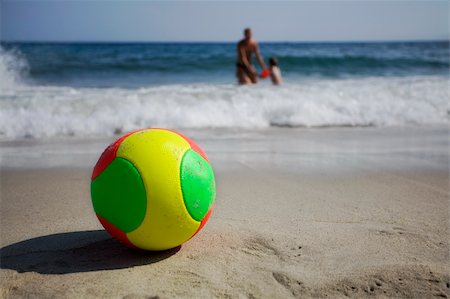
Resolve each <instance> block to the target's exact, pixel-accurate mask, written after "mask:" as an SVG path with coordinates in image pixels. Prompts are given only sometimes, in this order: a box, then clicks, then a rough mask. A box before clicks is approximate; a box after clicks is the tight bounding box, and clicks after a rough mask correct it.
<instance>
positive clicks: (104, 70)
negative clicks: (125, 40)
mask: <svg viewBox="0 0 450 299" xmlns="http://www.w3.org/2000/svg"><path fill="white" fill-rule="evenodd" d="M3 47H4V48H5V49H7V50H8V49H15V51H16V52H17V53H20V55H21V57H22V58H23V59H25V60H26V61H27V65H28V69H27V70H25V71H24V73H23V75H24V78H26V79H27V80H28V81H29V82H32V83H35V84H48V85H68V86H90V87H110V86H122V87H137V86H148V85H160V84H176V83H211V82H213V83H231V82H234V81H235V78H234V71H235V60H236V58H235V56H236V53H235V52H236V50H235V44H231V43H209V44H207V43H142V44H138V43H134V44H4V45H3ZM260 48H261V53H262V55H263V56H264V58H265V59H266V60H267V59H268V58H269V57H270V56H276V57H277V58H278V60H279V62H280V66H281V70H282V71H283V74H284V76H285V78H286V80H288V81H298V80H301V79H303V78H311V77H315V78H342V77H367V76H412V75H441V76H445V75H447V74H448V70H449V60H448V54H449V53H448V50H449V44H448V43H447V42H434V43H342V44H330V43H314V44H308V43H261V45H260Z"/></svg>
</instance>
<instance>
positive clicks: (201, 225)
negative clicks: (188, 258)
mask: <svg viewBox="0 0 450 299" xmlns="http://www.w3.org/2000/svg"><path fill="white" fill-rule="evenodd" d="M213 209H214V203H213V204H212V205H211V207H210V208H209V211H208V213H206V215H205V218H203V219H202V221H201V222H200V226H199V227H198V228H197V230H196V231H195V233H194V234H193V235H192V237H194V236H195V235H196V234H197V233H198V232H199V231H200V230H201V229H202V228H203V227H204V226H205V224H206V222H208V219H209V216H211V213H212V210H213ZM192 237H191V238H192ZM191 238H190V239H191Z"/></svg>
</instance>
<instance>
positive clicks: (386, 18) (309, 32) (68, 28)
mask: <svg viewBox="0 0 450 299" xmlns="http://www.w3.org/2000/svg"><path fill="white" fill-rule="evenodd" d="M0 3H1V4H0V5H1V6H0V10H1V11H0V16H1V23H0V26H1V28H0V29H1V31H0V34H1V35H0V38H1V39H2V40H19V41H216V42H217V41H235V40H236V39H238V38H240V37H241V35H242V29H243V28H245V27H248V26H249V27H252V28H253V31H254V35H255V37H256V38H257V39H258V40H261V41H371V40H443V39H448V26H449V23H448V14H449V4H448V1H445V0H429V1H395V0H390V1H381V0H379V1H368V0H361V1H338V0H334V1H218V0H214V1H121V0H116V1H107V0H102V1H87V0H84V1H83V0H80V1H66V0H53V1H40V0H27V1H24V0H0Z"/></svg>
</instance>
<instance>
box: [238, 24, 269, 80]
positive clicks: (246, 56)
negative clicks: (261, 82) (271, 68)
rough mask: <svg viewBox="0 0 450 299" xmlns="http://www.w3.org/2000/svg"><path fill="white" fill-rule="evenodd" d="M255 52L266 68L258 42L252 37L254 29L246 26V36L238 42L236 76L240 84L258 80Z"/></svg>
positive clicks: (263, 67) (257, 58)
mask: <svg viewBox="0 0 450 299" xmlns="http://www.w3.org/2000/svg"><path fill="white" fill-rule="evenodd" d="M253 54H255V56H256V60H257V61H258V63H259V65H260V66H261V68H262V69H263V70H265V69H266V65H265V64H264V59H263V58H262V57H261V54H260V53H259V47H258V43H257V42H256V41H255V40H254V39H252V30H251V29H250V28H245V30H244V38H243V39H242V40H240V41H239V43H238V44H237V62H236V77H237V79H238V82H239V84H251V83H256V82H257V81H258V75H257V73H256V69H255V67H254V66H253V64H252V56H253Z"/></svg>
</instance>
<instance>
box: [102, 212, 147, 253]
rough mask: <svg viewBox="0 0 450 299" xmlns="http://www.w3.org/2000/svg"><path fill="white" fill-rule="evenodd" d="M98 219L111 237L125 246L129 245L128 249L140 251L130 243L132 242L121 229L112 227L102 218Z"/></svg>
mask: <svg viewBox="0 0 450 299" xmlns="http://www.w3.org/2000/svg"><path fill="white" fill-rule="evenodd" d="M97 218H98V220H99V221H100V223H101V224H102V225H103V227H104V228H105V229H106V231H107V232H108V233H109V234H110V235H111V236H113V237H114V238H116V239H117V240H119V241H120V242H122V243H123V244H125V245H127V246H128V247H131V248H134V249H139V248H138V247H136V246H134V245H133V243H131V242H130V240H128V238H127V235H126V234H125V233H124V232H123V231H121V230H120V229H118V228H117V227H115V226H114V225H112V224H111V223H109V222H108V221H107V220H106V219H104V218H102V217H100V216H99V215H97Z"/></svg>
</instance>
